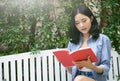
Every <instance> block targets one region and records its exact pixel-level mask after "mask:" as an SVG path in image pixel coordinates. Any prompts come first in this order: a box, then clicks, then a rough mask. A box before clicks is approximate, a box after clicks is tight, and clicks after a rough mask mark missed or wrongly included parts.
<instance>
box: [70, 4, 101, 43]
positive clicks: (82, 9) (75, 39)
mask: <svg viewBox="0 0 120 81" xmlns="http://www.w3.org/2000/svg"><path fill="white" fill-rule="evenodd" d="M78 13H81V14H83V15H85V16H87V17H89V18H90V19H91V17H93V20H92V22H91V29H90V31H89V33H90V35H92V38H93V39H94V40H96V39H97V38H98V37H99V27H98V22H97V20H96V18H95V16H94V15H93V13H92V12H91V10H90V9H89V8H88V7H86V6H85V5H80V6H78V7H76V8H75V9H73V11H72V14H71V21H70V29H69V35H70V41H71V42H72V43H74V44H78V43H79V40H80V35H81V32H80V31H79V30H78V29H77V28H76V26H75V19H74V18H75V16H76V15H77V14H78Z"/></svg>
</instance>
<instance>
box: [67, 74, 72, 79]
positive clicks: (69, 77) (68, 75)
mask: <svg viewBox="0 0 120 81" xmlns="http://www.w3.org/2000/svg"><path fill="white" fill-rule="evenodd" d="M67 81H72V75H71V74H70V73H68V72H67Z"/></svg>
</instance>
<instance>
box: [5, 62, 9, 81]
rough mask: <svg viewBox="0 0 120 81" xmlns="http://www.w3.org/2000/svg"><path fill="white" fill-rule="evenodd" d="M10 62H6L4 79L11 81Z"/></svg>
mask: <svg viewBox="0 0 120 81" xmlns="http://www.w3.org/2000/svg"><path fill="white" fill-rule="evenodd" d="M8 67H9V66H8V62H7V61H6V62H4V79H5V80H7V81H9V68H8Z"/></svg>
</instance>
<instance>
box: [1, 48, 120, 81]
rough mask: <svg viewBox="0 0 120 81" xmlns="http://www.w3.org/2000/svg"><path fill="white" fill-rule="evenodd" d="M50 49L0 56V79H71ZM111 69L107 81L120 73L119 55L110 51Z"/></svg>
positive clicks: (14, 80)
mask: <svg viewBox="0 0 120 81" xmlns="http://www.w3.org/2000/svg"><path fill="white" fill-rule="evenodd" d="M53 50H55V49H51V50H42V51H40V52H39V53H37V54H31V52H26V53H21V54H15V55H7V56H1V57H0V81H71V74H69V73H68V72H67V71H66V69H65V67H63V66H62V65H61V64H60V63H59V62H58V61H57V59H56V58H55V57H54V56H53V54H52V51H53ZM111 53H112V57H111V69H110V71H109V75H108V81H117V77H116V76H118V75H119V74H120V64H119V62H120V56H119V55H118V54H117V52H115V51H111Z"/></svg>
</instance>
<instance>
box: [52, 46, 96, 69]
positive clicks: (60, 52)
mask: <svg viewBox="0 0 120 81" xmlns="http://www.w3.org/2000/svg"><path fill="white" fill-rule="evenodd" d="M53 54H54V55H55V56H56V58H57V59H58V61H59V62H60V63H62V65H63V66H65V67H67V66H74V64H73V63H72V61H82V60H87V59H88V56H90V60H91V62H97V61H98V59H97V57H96V56H95V54H94V52H93V51H92V49H91V48H89V47H87V48H81V49H78V50H75V51H73V52H69V51H68V50H67V49H57V50H55V51H53Z"/></svg>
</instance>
